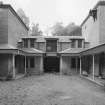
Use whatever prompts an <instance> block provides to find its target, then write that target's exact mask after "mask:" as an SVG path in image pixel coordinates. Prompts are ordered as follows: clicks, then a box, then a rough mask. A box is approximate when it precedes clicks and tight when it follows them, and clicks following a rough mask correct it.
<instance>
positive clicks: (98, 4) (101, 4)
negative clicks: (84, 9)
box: [80, 1, 105, 26]
mask: <svg viewBox="0 0 105 105" xmlns="http://www.w3.org/2000/svg"><path fill="white" fill-rule="evenodd" d="M98 6H105V1H99V2H97V4H96V5H95V6H94V7H93V9H97V7H98ZM89 17H90V15H89V14H88V15H87V17H86V18H85V19H84V21H83V22H82V24H81V25H80V26H83V25H84V23H85V22H86V21H87V20H88V18H89Z"/></svg>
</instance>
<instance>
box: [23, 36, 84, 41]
mask: <svg viewBox="0 0 105 105" xmlns="http://www.w3.org/2000/svg"><path fill="white" fill-rule="evenodd" d="M22 38H29V39H30V38H34V39H36V42H46V39H58V41H59V42H70V39H84V37H83V36H31V35H28V36H24V37H22Z"/></svg>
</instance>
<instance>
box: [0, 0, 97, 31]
mask: <svg viewBox="0 0 105 105" xmlns="http://www.w3.org/2000/svg"><path fill="white" fill-rule="evenodd" d="M2 1H3V3H4V4H5V3H6V4H11V5H12V7H13V8H14V9H15V10H17V9H19V8H22V9H23V10H24V12H25V14H26V15H27V16H28V17H29V19H30V23H39V26H40V28H41V29H42V30H43V31H46V30H47V29H49V28H50V27H51V26H53V25H54V24H55V23H56V22H63V24H64V25H67V24H69V23H71V22H74V23H75V24H77V25H80V24H81V23H82V22H83V20H84V19H85V18H86V16H87V15H88V12H89V10H90V9H92V8H93V7H94V5H95V4H96V3H97V2H98V1H99V0H2Z"/></svg>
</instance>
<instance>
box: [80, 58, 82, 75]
mask: <svg viewBox="0 0 105 105" xmlns="http://www.w3.org/2000/svg"><path fill="white" fill-rule="evenodd" d="M81 74H82V61H81V57H80V75H81Z"/></svg>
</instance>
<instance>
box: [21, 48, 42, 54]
mask: <svg viewBox="0 0 105 105" xmlns="http://www.w3.org/2000/svg"><path fill="white" fill-rule="evenodd" d="M22 50H23V51H24V52H26V53H30V54H43V53H44V52H43V51H41V50H37V49H35V48H23V49H22Z"/></svg>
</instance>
